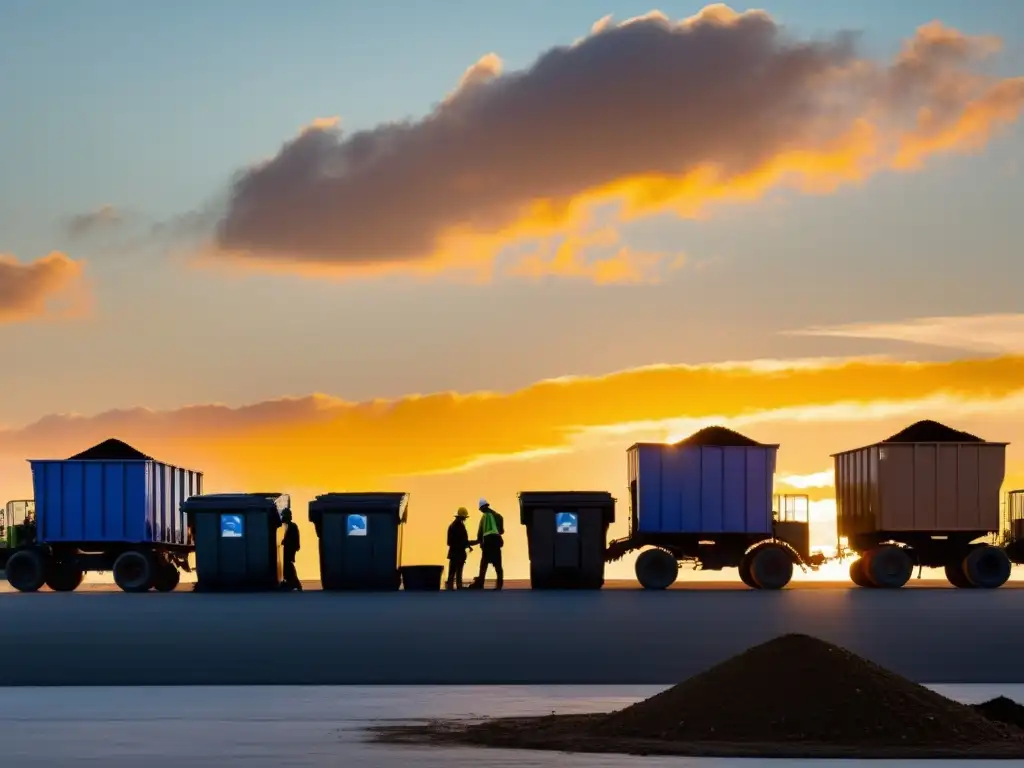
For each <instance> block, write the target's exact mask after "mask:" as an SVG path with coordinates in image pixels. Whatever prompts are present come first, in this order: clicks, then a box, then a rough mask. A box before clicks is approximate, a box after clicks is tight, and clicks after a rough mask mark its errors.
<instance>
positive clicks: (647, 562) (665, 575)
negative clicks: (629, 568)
mask: <svg viewBox="0 0 1024 768" xmlns="http://www.w3.org/2000/svg"><path fill="white" fill-rule="evenodd" d="M678 576H679V561H678V560H676V559H675V557H673V556H672V555H670V554H669V553H668V552H666V551H665V550H664V549H648V550H646V551H644V552H641V553H640V556H639V557H638V558H637V559H636V580H637V581H639V582H640V586H641V587H643V588H644V589H668V588H669V587H671V586H672V584H673V583H674V582H675V580H676V578H677V577H678Z"/></svg>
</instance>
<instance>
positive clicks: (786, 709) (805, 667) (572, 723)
mask: <svg viewBox="0 0 1024 768" xmlns="http://www.w3.org/2000/svg"><path fill="white" fill-rule="evenodd" d="M1022 714H1024V707H1021V706H1020V705H1017V704H1015V703H1014V702H1012V701H1009V700H1008V699H1007V700H1004V701H1001V700H999V699H996V700H993V701H992V702H986V703H985V704H982V705H976V706H974V707H971V706H966V705H963V704H959V703H957V702H955V701H952V700H950V699H947V698H946V697H944V696H941V695H940V694H938V693H935V692H934V691H931V690H929V689H928V688H925V687H924V686H921V685H918V684H917V683H914V682H911V681H910V680H907V679H906V678H903V677H901V676H899V675H897V674H894V673H892V672H889V671H888V670H886V669H883V668H882V667H880V666H878V665H877V664H874V663H872V662H870V661H868V660H866V659H863V658H861V657H859V656H857V655H855V654H854V653H852V652H850V651H848V650H845V649H843V648H840V647H838V646H836V645H833V644H831V643H828V642H825V641H823V640H819V639H817V638H813V637H809V636H807V635H798V634H790V635H783V636H781V637H777V638H775V639H774V640H770V641H768V642H767V643H763V644H761V645H758V646H755V647H754V648H751V649H749V650H747V651H745V652H743V653H741V654H739V655H737V656H734V657H733V658H731V659H729V660H727V661H725V662H722V663H721V664H718V665H716V666H714V667H712V668H711V669H708V670H706V671H704V672H702V673H700V674H698V675H695V676H693V677H691V678H690V679H688V680H686V681H684V682H682V683H680V684H678V685H675V686H673V687H671V688H669V689H668V690H665V691H663V692H661V693H659V694H657V695H655V696H652V697H651V698H649V699H645V700H644V701H641V702H638V703H636V704H633V705H631V706H629V707H626V708H625V709H622V710H619V711H617V712H612V713H609V714H598V715H556V714H552V715H550V716H547V717H529V718H498V719H492V720H484V721H478V722H461V723H459V722H435V723H430V724H427V725H419V726H397V727H396V726H390V727H385V728H378V729H375V733H376V738H377V739H378V740H380V741H386V742H389V743H395V742H404V743H409V742H418V743H447V744H451V743H462V744H473V745H477V746H491V747H501V748H525V749H545V750H559V751H570V752H602V753H630V754H650V755H653V754H675V755H691V756H720V757H730V756H731V757H741V756H755V755H756V756H765V757H769V756H772V757H789V758H793V759H796V758H799V757H837V758H840V757H854V758H861V759H869V758H911V757H917V758H928V757H932V758H937V757H976V758H980V757H1000V758H1005V757H1017V758H1024V728H1022V727H1021V722H1022V720H1024V717H1022ZM1017 718H1021V719H1020V720H1018V719H1017Z"/></svg>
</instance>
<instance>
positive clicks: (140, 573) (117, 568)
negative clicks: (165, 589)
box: [114, 550, 156, 592]
mask: <svg viewBox="0 0 1024 768" xmlns="http://www.w3.org/2000/svg"><path fill="white" fill-rule="evenodd" d="M155 575H156V564H155V563H154V562H153V558H152V557H150V556H149V555H147V554H146V553H144V552H137V551H135V550H130V551H128V552H123V553H121V555H119V556H118V558H117V560H115V561H114V583H115V584H117V586H118V587H120V588H121V590H122V591H123V592H148V591H149V588H150V587H152V586H153V577H154V576H155Z"/></svg>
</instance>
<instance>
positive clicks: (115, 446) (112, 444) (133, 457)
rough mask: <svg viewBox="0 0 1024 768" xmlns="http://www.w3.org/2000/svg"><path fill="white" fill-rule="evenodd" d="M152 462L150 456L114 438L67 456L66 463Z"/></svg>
mask: <svg viewBox="0 0 1024 768" xmlns="http://www.w3.org/2000/svg"><path fill="white" fill-rule="evenodd" d="M103 459H105V460H107V461H153V457H152V456H147V455H146V454H144V453H143V452H142V451H137V450H135V449H134V448H132V447H131V446H130V445H128V443H125V442H123V441H121V440H118V439H116V438H113V437H112V438H110V439H109V440H104V441H103V442H102V443H99V444H98V445H94V446H93V447H92V448H89V449H87V450H84V451H82V452H81V453H76V454H75V455H74V456H69V457H68V461H90V460H91V461H97V460H103Z"/></svg>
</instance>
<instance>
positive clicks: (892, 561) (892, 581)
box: [864, 544, 914, 589]
mask: <svg viewBox="0 0 1024 768" xmlns="http://www.w3.org/2000/svg"><path fill="white" fill-rule="evenodd" d="M864 570H865V573H866V574H867V577H868V578H869V579H870V580H871V583H872V584H874V585H875V586H876V587H879V588H880V589H900V588H901V587H903V585H905V584H906V583H907V582H908V581H910V577H911V576H913V574H914V562H913V560H911V559H910V555H908V554H907V553H906V552H905V551H904V550H903V549H902V548H900V547H894V546H892V545H891V544H886V545H885V546H882V547H878V549H873V550H871V551H870V552H869V553H868V555H867V557H866V563H865V569H864Z"/></svg>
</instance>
